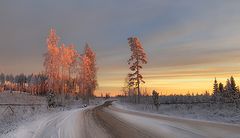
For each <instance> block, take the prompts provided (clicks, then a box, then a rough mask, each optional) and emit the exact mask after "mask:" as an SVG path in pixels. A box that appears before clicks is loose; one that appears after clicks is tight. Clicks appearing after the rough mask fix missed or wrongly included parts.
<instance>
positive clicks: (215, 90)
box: [213, 78, 219, 95]
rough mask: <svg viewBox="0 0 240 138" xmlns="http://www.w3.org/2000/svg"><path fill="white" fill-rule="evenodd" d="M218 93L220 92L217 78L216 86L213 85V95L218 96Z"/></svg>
mask: <svg viewBox="0 0 240 138" xmlns="http://www.w3.org/2000/svg"><path fill="white" fill-rule="evenodd" d="M218 92H219V89H218V82H217V79H216V78H215V80H214V84H213V95H216V94H217V93H218Z"/></svg>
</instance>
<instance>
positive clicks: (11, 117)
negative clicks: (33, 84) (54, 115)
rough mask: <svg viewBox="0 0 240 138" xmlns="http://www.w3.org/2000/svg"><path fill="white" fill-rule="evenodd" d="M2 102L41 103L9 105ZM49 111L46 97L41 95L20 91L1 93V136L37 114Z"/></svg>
mask: <svg viewBox="0 0 240 138" xmlns="http://www.w3.org/2000/svg"><path fill="white" fill-rule="evenodd" d="M2 104H39V105H36V106H9V105H2ZM47 112H49V111H48V110H47V104H46V99H45V98H44V97H40V96H32V95H30V94H27V93H20V92H12V93H10V92H8V91H6V92H2V93H0V137H1V134H6V133H9V132H10V131H12V130H14V129H16V128H17V126H18V125H19V124H22V123H24V122H26V121H31V120H33V119H34V118H37V116H35V115H39V114H44V113H47Z"/></svg>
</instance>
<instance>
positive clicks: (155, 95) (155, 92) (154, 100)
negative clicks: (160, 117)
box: [152, 90, 159, 110]
mask: <svg viewBox="0 0 240 138" xmlns="http://www.w3.org/2000/svg"><path fill="white" fill-rule="evenodd" d="M152 98H153V104H154V106H155V107H156V109H157V110H158V108H159V100H158V99H159V93H158V92H157V91H155V90H153V92H152Z"/></svg>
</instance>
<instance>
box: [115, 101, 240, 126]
mask: <svg viewBox="0 0 240 138" xmlns="http://www.w3.org/2000/svg"><path fill="white" fill-rule="evenodd" d="M115 106H118V107H119V108H123V109H131V110H136V111H142V112H149V113H157V114H163V115H168V116H174V117H182V118H190V119H198V120H206V121H216V122H225V123H233V124H240V109H239V108H236V107H235V106H233V105H232V104H223V105H219V104H162V105H160V107H159V110H158V111H156V108H155V107H154V106H153V105H150V104H149V105H147V104H132V103H123V102H117V104H116V103H115Z"/></svg>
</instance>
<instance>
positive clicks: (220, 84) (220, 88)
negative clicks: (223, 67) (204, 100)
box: [218, 82, 224, 93]
mask: <svg viewBox="0 0 240 138" xmlns="http://www.w3.org/2000/svg"><path fill="white" fill-rule="evenodd" d="M218 90H219V92H220V93H223V91H224V86H223V84H222V83H221V82H220V83H219V86H218Z"/></svg>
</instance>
